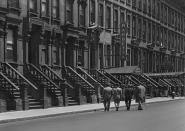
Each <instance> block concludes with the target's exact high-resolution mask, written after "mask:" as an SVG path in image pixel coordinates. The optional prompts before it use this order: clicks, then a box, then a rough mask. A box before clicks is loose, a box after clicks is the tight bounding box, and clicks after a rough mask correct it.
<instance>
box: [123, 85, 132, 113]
mask: <svg viewBox="0 0 185 131" xmlns="http://www.w3.org/2000/svg"><path fill="white" fill-rule="evenodd" d="M133 92H134V90H133V86H132V85H127V86H126V87H125V105H126V107H127V110H130V106H131V101H132V96H133V94H134V93H133Z"/></svg>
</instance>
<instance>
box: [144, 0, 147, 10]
mask: <svg viewBox="0 0 185 131" xmlns="http://www.w3.org/2000/svg"><path fill="white" fill-rule="evenodd" d="M143 12H144V13H146V12H147V4H146V0H143Z"/></svg>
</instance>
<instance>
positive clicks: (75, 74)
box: [66, 66, 94, 89]
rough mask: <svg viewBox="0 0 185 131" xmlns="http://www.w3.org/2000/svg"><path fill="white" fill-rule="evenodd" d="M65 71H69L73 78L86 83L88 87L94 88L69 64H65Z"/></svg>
mask: <svg viewBox="0 0 185 131" xmlns="http://www.w3.org/2000/svg"><path fill="white" fill-rule="evenodd" d="M66 69H67V72H68V73H71V74H72V75H74V76H75V77H77V78H75V80H77V81H83V82H84V83H85V84H86V85H88V87H89V88H92V89H94V87H93V85H91V84H90V83H89V82H88V81H87V80H85V79H84V78H83V77H82V76H80V75H79V74H78V73H77V72H76V71H75V70H73V68H71V67H70V66H66Z"/></svg>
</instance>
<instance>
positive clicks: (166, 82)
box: [163, 79, 175, 87]
mask: <svg viewBox="0 0 185 131" xmlns="http://www.w3.org/2000/svg"><path fill="white" fill-rule="evenodd" d="M163 80H164V81H165V82H166V83H168V84H169V85H170V86H172V87H175V85H173V84H172V83H171V82H169V81H168V80H167V79H163Z"/></svg>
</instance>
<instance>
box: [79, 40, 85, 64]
mask: <svg viewBox="0 0 185 131" xmlns="http://www.w3.org/2000/svg"><path fill="white" fill-rule="evenodd" d="M79 45H80V46H79V48H78V66H84V41H79Z"/></svg>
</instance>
